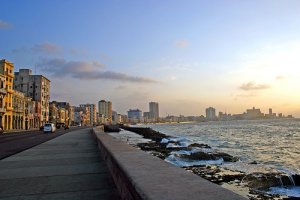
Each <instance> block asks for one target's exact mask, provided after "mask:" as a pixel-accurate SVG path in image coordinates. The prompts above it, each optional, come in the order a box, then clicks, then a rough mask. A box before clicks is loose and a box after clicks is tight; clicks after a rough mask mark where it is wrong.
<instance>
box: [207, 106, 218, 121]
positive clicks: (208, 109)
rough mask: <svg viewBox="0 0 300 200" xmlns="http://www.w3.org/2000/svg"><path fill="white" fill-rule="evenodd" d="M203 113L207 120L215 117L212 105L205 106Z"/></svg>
mask: <svg viewBox="0 0 300 200" xmlns="http://www.w3.org/2000/svg"><path fill="white" fill-rule="evenodd" d="M205 113H206V119H207V120H215V119H216V118H217V116H216V109H215V108H213V107H209V108H206V110H205Z"/></svg>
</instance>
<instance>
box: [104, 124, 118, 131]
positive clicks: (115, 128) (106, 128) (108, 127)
mask: <svg viewBox="0 0 300 200" xmlns="http://www.w3.org/2000/svg"><path fill="white" fill-rule="evenodd" d="M120 130H121V129H120V127H119V125H104V132H120Z"/></svg>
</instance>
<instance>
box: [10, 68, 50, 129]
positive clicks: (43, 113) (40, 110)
mask: <svg viewBox="0 0 300 200" xmlns="http://www.w3.org/2000/svg"><path fill="white" fill-rule="evenodd" d="M14 89H15V90H17V91H20V92H23V93H24V94H25V96H27V97H31V98H32V100H33V101H36V102H37V104H36V106H37V107H36V110H37V112H36V113H35V114H36V116H37V117H38V120H39V125H43V124H44V123H46V122H48V121H49V100H50V80H49V79H48V78H46V77H45V76H43V75H32V71H31V70H30V69H20V70H19V72H15V81H14Z"/></svg>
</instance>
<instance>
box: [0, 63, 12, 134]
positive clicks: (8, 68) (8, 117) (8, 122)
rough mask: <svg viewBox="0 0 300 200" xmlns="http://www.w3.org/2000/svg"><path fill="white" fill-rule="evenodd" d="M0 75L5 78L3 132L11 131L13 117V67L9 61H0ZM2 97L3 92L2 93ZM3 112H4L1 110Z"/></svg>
mask: <svg viewBox="0 0 300 200" xmlns="http://www.w3.org/2000/svg"><path fill="white" fill-rule="evenodd" d="M0 74H1V75H2V78H5V87H6V94H5V96H4V105H5V106H4V108H5V114H4V115H3V112H2V122H1V123H2V126H3V129H4V130H10V129H12V117H13V113H12V110H13V107H12V106H13V105H12V97H13V94H14V90H13V82H14V65H13V63H10V62H9V61H7V60H5V59H3V60H0ZM2 95H3V91H2ZM2 111H4V110H2Z"/></svg>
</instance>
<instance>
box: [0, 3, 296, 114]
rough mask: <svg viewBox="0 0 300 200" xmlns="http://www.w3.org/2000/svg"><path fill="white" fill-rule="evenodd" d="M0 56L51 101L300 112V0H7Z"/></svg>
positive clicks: (122, 107)
mask: <svg viewBox="0 0 300 200" xmlns="http://www.w3.org/2000/svg"><path fill="white" fill-rule="evenodd" d="M1 8H2V9H1V13H0V59H7V60H9V61H10V62H12V63H14V66H15V71H18V70H19V69H23V68H30V69H32V71H33V73H34V74H42V75H44V76H46V77H47V78H49V79H50V80H51V97H50V98H51V99H50V100H51V101H52V100H56V101H68V102H70V103H71V104H72V105H79V104H84V103H95V104H97V102H98V101H99V100H102V99H104V100H109V101H111V102H112V104H113V109H114V110H116V111H117V112H118V113H121V114H126V112H127V111H128V110H129V109H134V108H139V109H141V110H142V111H148V109H149V107H148V103H149V102H150V101H155V102H159V107H160V115H161V116H167V115H179V114H182V115H186V116H188V115H196V116H198V115H204V114H205V108H207V107H210V106H212V107H215V108H216V110H217V112H219V111H221V112H227V113H232V114H235V113H242V112H245V110H246V109H248V108H252V107H253V106H255V107H256V108H260V109H261V111H262V112H264V113H267V112H268V109H269V108H273V112H277V113H283V114H285V115H287V114H292V115H294V116H296V117H300V92H299V87H300V54H299V52H300V1H299V0H284V1H283V0H243V1H240V0H214V1H202V0H195V1H193V0H187V1H181V0H180V1H179V0H178V1H177V0H172V1H171V0H164V1H160V0H142V1H141V0H126V1H125V0H109V1H108V0H107V1H101V0H87V1H79V0H64V1H61V0H51V1H40V0H19V1H12V0H1Z"/></svg>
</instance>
